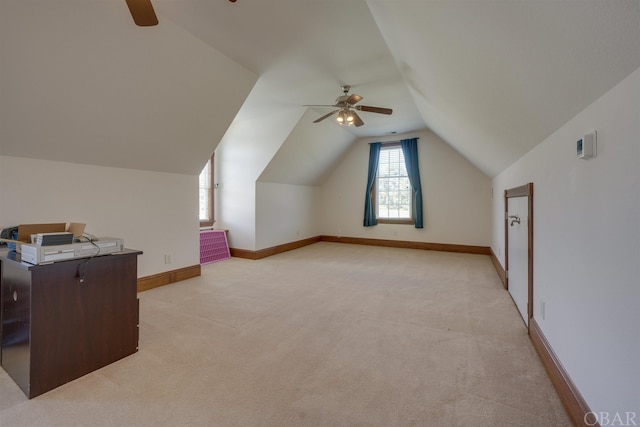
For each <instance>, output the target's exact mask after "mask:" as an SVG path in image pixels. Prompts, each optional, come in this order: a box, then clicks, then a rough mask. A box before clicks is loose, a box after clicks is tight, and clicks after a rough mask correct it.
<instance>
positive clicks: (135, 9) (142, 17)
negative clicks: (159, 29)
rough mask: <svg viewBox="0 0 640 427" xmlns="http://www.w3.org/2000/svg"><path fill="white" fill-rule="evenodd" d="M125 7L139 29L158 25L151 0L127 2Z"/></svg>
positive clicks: (131, 0) (129, 0)
mask: <svg viewBox="0 0 640 427" xmlns="http://www.w3.org/2000/svg"><path fill="white" fill-rule="evenodd" d="M127 6H129V11H130V12H131V16H132V17H133V22H135V23H136V25H138V26H140V27H151V26H153V25H158V17H157V16H156V12H155V11H154V10H153V5H152V4H151V0H127Z"/></svg>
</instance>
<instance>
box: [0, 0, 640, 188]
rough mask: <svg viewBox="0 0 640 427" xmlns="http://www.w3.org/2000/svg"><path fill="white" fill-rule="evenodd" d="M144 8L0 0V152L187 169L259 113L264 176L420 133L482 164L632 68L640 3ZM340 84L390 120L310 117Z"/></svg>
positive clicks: (177, 3)
mask: <svg viewBox="0 0 640 427" xmlns="http://www.w3.org/2000/svg"><path fill="white" fill-rule="evenodd" d="M152 2H153V4H154V7H155V9H156V13H157V15H158V18H159V21H160V24H159V25H158V26H157V27H151V28H140V27H136V26H135V25H134V24H133V22H132V20H131V17H130V15H129V12H128V9H127V7H126V4H125V1H124V0H56V1H55V2H52V1H50V0H30V1H24V0H0V154H3V155H12V156H23V157H36V158H45V159H51V160H65V161H72V162H79V163H89V164H101V165H106V166H117V167H127V168H134V169H149V170H160V171H166V172H177V173H189V174H197V173H198V172H199V170H200V168H201V167H202V165H203V164H204V162H205V161H206V159H207V158H208V157H209V155H210V153H211V152H212V151H213V150H214V149H215V148H216V146H217V145H218V143H219V142H220V141H221V140H222V139H223V138H224V140H225V141H228V142H231V143H232V142H233V140H234V132H238V129H240V128H242V126H232V123H233V122H234V121H236V122H240V123H247V121H248V119H249V118H251V117H267V116H268V117H273V119H272V120H261V121H260V135H263V137H260V138H256V141H255V142H253V143H254V144H260V142H261V141H260V140H259V139H261V138H264V139H265V140H269V141H270V143H272V142H273V138H277V139H278V140H279V141H280V142H278V144H280V148H279V149H278V150H276V151H277V152H276V154H275V156H273V158H272V160H271V161H270V162H269V163H268V164H267V165H266V166H265V167H264V169H263V170H261V171H254V173H256V176H259V179H260V180H264V181H271V182H283V183H291V184H305V185H307V184H318V183H320V182H322V180H323V179H324V177H325V176H326V174H327V172H328V171H329V170H330V169H331V167H332V166H333V164H334V163H335V161H337V159H338V158H339V157H340V155H341V153H342V152H344V150H346V149H347V148H348V146H349V145H350V144H351V143H353V141H355V140H356V139H357V138H359V137H370V136H381V135H387V134H389V133H392V132H398V133H406V132H410V131H412V130H418V129H422V128H424V127H429V128H431V129H432V130H433V131H434V132H436V133H437V134H439V135H440V136H441V137H442V138H443V139H444V140H445V141H447V142H448V143H449V144H451V145H452V146H453V147H454V148H455V149H456V150H458V151H459V152H460V153H461V154H463V155H464V156H465V157H467V158H468V159H469V160H470V161H471V162H473V163H474V164H475V165H476V166H478V168H480V169H481V170H482V171H484V172H485V173H486V174H487V175H489V176H494V175H496V174H497V173H499V172H500V171H502V170H503V169H504V168H505V167H507V166H508V165H509V164H511V163H512V162H513V161H515V160H517V159H518V158H519V157H520V156H522V155H523V154H524V153H526V152H527V151H528V150H530V149H531V148H532V147H533V146H535V145H536V144H537V143H539V142H541V141H542V140H543V139H544V138H545V137H546V136H548V135H550V134H551V133H552V132H553V131H554V130H556V129H557V128H558V127H559V126H561V125H562V124H563V123H565V122H566V121H568V120H569V119H570V118H571V117H573V116H574V115H575V114H577V113H578V112H580V111H581V110H582V109H584V108H585V107H586V106H588V105H589V104H590V103H592V102H593V101H595V100H596V99H597V98H598V97H599V96H601V95H602V94H604V93H605V92H606V91H607V90H608V89H610V88H611V87H613V86H614V85H615V84H616V83H617V82H619V81H620V80H622V79H623V78H624V77H625V76H627V75H629V74H630V73H631V72H632V71H634V70H635V69H637V68H638V67H640V48H639V47H638V45H639V44H640V43H638V42H639V41H640V2H638V1H637V0H610V1H601V0H564V1H512V0H469V1H462V0H455V1H450V0H442V1H415V0H395V1H390V0H380V1H374V0H369V1H364V0H349V1H344V0H304V1H296V0H263V1H255V0H254V1H251V0H238V1H237V2H236V3H230V2H228V1H223V0H152ZM257 83H259V84H257ZM342 84H350V85H352V86H353V89H352V92H354V93H358V94H360V95H362V96H363V97H364V99H363V100H362V101H361V104H364V105H375V106H383V107H389V108H393V109H394V114H393V115H392V116H383V115H377V114H373V113H368V114H367V113H363V114H362V118H363V120H364V121H365V125H364V126H362V127H360V128H353V127H350V128H341V127H338V126H337V124H336V123H335V122H334V121H333V120H332V119H327V120H325V121H323V122H321V123H319V124H312V123H310V122H312V121H313V120H314V119H315V118H317V117H319V116H321V115H322V114H324V113H326V112H328V111H330V110H327V109H324V108H307V107H303V106H302V105H304V104H331V103H333V101H334V99H335V98H336V97H337V96H338V95H340V85H342ZM256 87H260V91H259V92H256V93H254V94H253V95H254V96H249V93H250V92H251V91H252V90H253V91H255V89H254V88H256ZM292 109H299V113H296V114H291V110H292ZM278 111H282V114H279V113H278ZM241 115H242V116H244V118H243V117H241ZM292 120H293V122H292ZM283 129H286V130H287V132H286V135H287V136H286V137H283V136H282V134H283ZM290 129H291V130H290ZM238 137H239V138H240V137H242V138H244V140H245V141H243V143H244V142H246V137H245V135H244V134H242V135H240V134H238ZM326 141H330V142H326ZM319 145H320V147H321V149H320V148H319ZM292 159H295V160H296V161H292Z"/></svg>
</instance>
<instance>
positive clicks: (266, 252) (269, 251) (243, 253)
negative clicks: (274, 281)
mask: <svg viewBox="0 0 640 427" xmlns="http://www.w3.org/2000/svg"><path fill="white" fill-rule="evenodd" d="M319 241H320V236H316V237H309V238H308V239H302V240H297V241H295V242H289V243H284V244H282V245H277V246H272V247H270V248H265V249H260V250H257V251H249V250H246V249H236V248H229V251H230V252H231V256H233V257H237V258H246V259H253V260H257V259H262V258H266V257H269V256H272V255H277V254H281V253H283V252H287V251H291V250H293V249H298V248H301V247H303V246H307V245H311V244H313V243H317V242H319Z"/></svg>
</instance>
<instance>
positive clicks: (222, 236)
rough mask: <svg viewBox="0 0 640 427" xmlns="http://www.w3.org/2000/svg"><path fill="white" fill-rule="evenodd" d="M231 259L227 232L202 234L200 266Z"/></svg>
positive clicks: (202, 232)
mask: <svg viewBox="0 0 640 427" xmlns="http://www.w3.org/2000/svg"><path fill="white" fill-rule="evenodd" d="M229 258H231V253H230V252H229V243H228V242H227V232H226V231H225V230H204V231H201V232H200V264H209V263H212V262H217V261H222V260H225V259H229Z"/></svg>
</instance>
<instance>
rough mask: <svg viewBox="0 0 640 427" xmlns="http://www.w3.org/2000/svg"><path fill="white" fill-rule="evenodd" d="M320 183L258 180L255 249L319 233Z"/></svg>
mask: <svg viewBox="0 0 640 427" xmlns="http://www.w3.org/2000/svg"><path fill="white" fill-rule="evenodd" d="M319 193H320V189H319V187H313V186H307V185H290V184H274V183H269V182H258V183H257V190H256V194H257V202H256V212H257V215H256V216H257V221H256V249H264V248H269V247H273V246H277V245H281V244H283V243H289V242H295V241H297V240H302V239H306V238H309V237H315V236H318V235H320V234H321V233H320V224H319V218H318V216H319V215H318V206H319V203H320V200H319Z"/></svg>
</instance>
